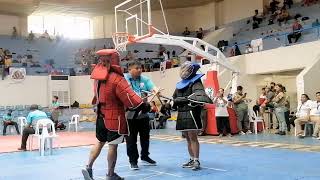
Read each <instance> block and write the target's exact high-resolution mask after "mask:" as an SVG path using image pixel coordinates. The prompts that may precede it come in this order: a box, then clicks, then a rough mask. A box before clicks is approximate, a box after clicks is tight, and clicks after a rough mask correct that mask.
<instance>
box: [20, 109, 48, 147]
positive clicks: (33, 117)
mask: <svg viewBox="0 0 320 180" xmlns="http://www.w3.org/2000/svg"><path fill="white" fill-rule="evenodd" d="M30 111H31V112H30V113H29V114H28V116H27V125H26V127H25V128H24V129H23V132H22V139H21V147H20V148H18V150H21V151H26V150H27V140H28V137H29V135H30V134H34V133H35V129H34V128H33V127H35V126H36V121H37V120H39V119H47V118H48V116H47V114H46V113H45V112H43V111H39V110H38V105H35V104H34V105H31V107H30Z"/></svg>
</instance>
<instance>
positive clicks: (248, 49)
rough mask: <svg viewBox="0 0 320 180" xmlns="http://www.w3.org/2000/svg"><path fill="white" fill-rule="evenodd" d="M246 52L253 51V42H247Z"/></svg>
mask: <svg viewBox="0 0 320 180" xmlns="http://www.w3.org/2000/svg"><path fill="white" fill-rule="evenodd" d="M245 53H246V54H250V53H253V49H252V47H251V44H247V46H246V51H245Z"/></svg>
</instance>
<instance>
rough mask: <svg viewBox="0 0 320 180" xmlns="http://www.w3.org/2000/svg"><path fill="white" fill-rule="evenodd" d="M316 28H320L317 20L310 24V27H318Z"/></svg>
mask: <svg viewBox="0 0 320 180" xmlns="http://www.w3.org/2000/svg"><path fill="white" fill-rule="evenodd" d="M318 26H320V23H319V19H316V20H315V21H314V22H313V23H312V27H318Z"/></svg>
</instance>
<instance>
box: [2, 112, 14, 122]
mask: <svg viewBox="0 0 320 180" xmlns="http://www.w3.org/2000/svg"><path fill="white" fill-rule="evenodd" d="M12 119H13V118H12V115H10V116H9V115H8V114H6V115H4V116H3V120H4V121H12Z"/></svg>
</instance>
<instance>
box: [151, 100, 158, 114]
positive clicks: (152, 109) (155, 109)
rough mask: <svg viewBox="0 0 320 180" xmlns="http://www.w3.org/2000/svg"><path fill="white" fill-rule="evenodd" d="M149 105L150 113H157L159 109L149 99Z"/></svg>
mask: <svg viewBox="0 0 320 180" xmlns="http://www.w3.org/2000/svg"><path fill="white" fill-rule="evenodd" d="M150 105H151V110H150V112H151V113H159V109H158V107H157V105H156V102H154V101H151V104H150Z"/></svg>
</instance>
